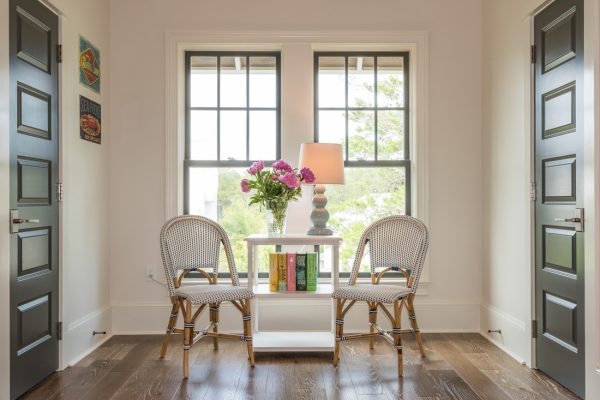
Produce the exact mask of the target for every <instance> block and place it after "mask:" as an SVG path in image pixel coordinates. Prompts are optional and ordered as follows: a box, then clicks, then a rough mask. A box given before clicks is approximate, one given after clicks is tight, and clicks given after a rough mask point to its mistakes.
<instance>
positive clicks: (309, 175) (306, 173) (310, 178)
mask: <svg viewBox="0 0 600 400" xmlns="http://www.w3.org/2000/svg"><path fill="white" fill-rule="evenodd" d="M300 176H302V179H303V180H304V182H306V183H313V182H314V181H315V174H314V173H313V172H312V171H311V170H310V168H308V167H304V168H302V169H301V170H300Z"/></svg>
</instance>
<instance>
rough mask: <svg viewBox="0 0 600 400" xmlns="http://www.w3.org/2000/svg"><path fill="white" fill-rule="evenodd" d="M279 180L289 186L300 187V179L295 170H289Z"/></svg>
mask: <svg viewBox="0 0 600 400" xmlns="http://www.w3.org/2000/svg"><path fill="white" fill-rule="evenodd" d="M279 182H281V183H283V184H285V185H286V186H287V187H289V188H297V187H300V180H299V179H298V177H297V176H296V174H295V173H293V172H288V173H286V174H285V175H283V176H282V177H280V178H279Z"/></svg>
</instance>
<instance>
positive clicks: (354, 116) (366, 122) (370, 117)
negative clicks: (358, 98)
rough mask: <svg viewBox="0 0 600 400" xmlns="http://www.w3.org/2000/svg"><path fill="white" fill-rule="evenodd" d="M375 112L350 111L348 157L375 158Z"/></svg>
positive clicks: (352, 158)
mask: <svg viewBox="0 0 600 400" xmlns="http://www.w3.org/2000/svg"><path fill="white" fill-rule="evenodd" d="M374 132H375V112H374V111H350V113H349V116H348V158H349V159H350V160H374V159H375V133H374Z"/></svg>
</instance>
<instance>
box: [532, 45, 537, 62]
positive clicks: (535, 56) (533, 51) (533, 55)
mask: <svg viewBox="0 0 600 400" xmlns="http://www.w3.org/2000/svg"><path fill="white" fill-rule="evenodd" d="M536 50H537V48H536V47H535V44H532V45H531V63H532V64H535V63H536V62H537V51H536Z"/></svg>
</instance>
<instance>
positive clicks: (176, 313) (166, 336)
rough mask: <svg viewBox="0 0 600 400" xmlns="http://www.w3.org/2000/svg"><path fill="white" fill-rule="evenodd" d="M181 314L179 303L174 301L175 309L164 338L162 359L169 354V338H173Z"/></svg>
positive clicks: (173, 308)
mask: <svg viewBox="0 0 600 400" xmlns="http://www.w3.org/2000/svg"><path fill="white" fill-rule="evenodd" d="M178 314H179V303H178V302H177V300H174V301H173V307H171V316H170V317H169V324H168V325H167V332H166V333H165V337H164V338H163V345H162V349H161V351H160V358H164V357H165V354H167V347H168V346H169V338H170V336H171V333H172V330H173V328H175V324H177V315H178Z"/></svg>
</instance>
